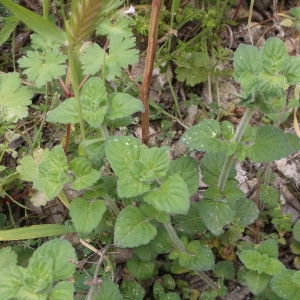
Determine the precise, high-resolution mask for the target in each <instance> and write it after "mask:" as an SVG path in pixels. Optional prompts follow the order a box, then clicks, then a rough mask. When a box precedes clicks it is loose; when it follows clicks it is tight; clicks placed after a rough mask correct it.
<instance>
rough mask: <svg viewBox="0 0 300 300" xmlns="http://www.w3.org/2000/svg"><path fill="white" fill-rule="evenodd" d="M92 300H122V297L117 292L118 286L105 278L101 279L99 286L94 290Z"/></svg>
mask: <svg viewBox="0 0 300 300" xmlns="http://www.w3.org/2000/svg"><path fill="white" fill-rule="evenodd" d="M95 290H96V293H95V294H94V297H93V299H94V300H107V299H109V300H122V299H123V297H122V295H121V293H120V291H119V288H118V286H117V285H116V284H115V283H114V282H112V281H111V280H109V279H107V278H103V279H102V283H101V286H100V287H98V288H96V289H95Z"/></svg>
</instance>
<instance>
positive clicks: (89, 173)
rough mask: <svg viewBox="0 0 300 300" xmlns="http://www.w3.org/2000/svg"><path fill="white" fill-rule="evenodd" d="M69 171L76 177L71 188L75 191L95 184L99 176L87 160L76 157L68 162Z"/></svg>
mask: <svg viewBox="0 0 300 300" xmlns="http://www.w3.org/2000/svg"><path fill="white" fill-rule="evenodd" d="M70 170H71V171H72V172H73V173H74V175H75V176H76V178H75V180H74V182H73V183H72V187H73V188H74V189H76V190H83V189H85V188H87V187H89V186H91V185H92V184H94V183H95V182H97V181H98V180H99V178H100V176H101V174H100V171H97V170H95V169H93V168H92V164H91V162H90V161H89V160H87V159H85V158H82V157H77V158H74V159H73V160H72V161H71V162H70Z"/></svg>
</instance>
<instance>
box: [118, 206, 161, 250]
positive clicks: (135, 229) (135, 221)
mask: <svg viewBox="0 0 300 300" xmlns="http://www.w3.org/2000/svg"><path fill="white" fill-rule="evenodd" d="M156 234H157V230H156V227H155V226H153V225H152V224H151V223H150V222H149V220H147V219H146V218H145V217H144V215H143V214H142V213H141V211H140V210H139V209H138V208H137V207H135V206H127V207H126V208H124V209H123V210H122V211H121V212H120V214H119V215H118V218H117V220H116V224H115V237H114V242H115V244H116V245H117V246H118V247H122V248H126V247H137V246H140V245H146V244H148V243H149V242H150V241H151V240H152V239H153V238H154V237H155V236H156Z"/></svg>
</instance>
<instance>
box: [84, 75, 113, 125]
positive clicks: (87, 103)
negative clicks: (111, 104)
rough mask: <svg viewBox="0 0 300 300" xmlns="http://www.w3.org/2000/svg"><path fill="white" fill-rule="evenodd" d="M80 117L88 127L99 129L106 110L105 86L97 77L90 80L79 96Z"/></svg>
mask: <svg viewBox="0 0 300 300" xmlns="http://www.w3.org/2000/svg"><path fill="white" fill-rule="evenodd" d="M80 102H81V105H82V116H83V118H84V120H85V121H87V122H88V123H89V125H90V126H92V127H94V128H100V126H101V125H102V123H103V120H104V117H105V114H106V112H107V109H108V105H107V93H106V89H105V84H104V82H103V81H102V79H100V78H98V77H92V78H90V79H89V80H88V81H87V82H86V83H85V84H84V86H83V89H82V91H81V95H80Z"/></svg>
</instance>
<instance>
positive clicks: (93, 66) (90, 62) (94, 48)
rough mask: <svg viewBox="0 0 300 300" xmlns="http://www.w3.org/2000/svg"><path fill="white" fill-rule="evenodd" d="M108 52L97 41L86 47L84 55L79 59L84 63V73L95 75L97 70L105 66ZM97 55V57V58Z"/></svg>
mask: <svg viewBox="0 0 300 300" xmlns="http://www.w3.org/2000/svg"><path fill="white" fill-rule="evenodd" d="M106 56H107V54H106V52H105V51H104V50H103V49H102V48H101V47H100V46H99V45H98V44H96V43H93V44H91V45H88V46H87V47H86V48H84V51H83V53H82V55H81V56H80V57H79V60H80V62H81V64H82V69H83V70H84V72H83V73H84V74H86V75H88V74H90V75H95V74H96V73H97V72H99V71H100V69H101V68H103V65H104V63H105V61H106ZM95 57H97V59H95Z"/></svg>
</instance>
